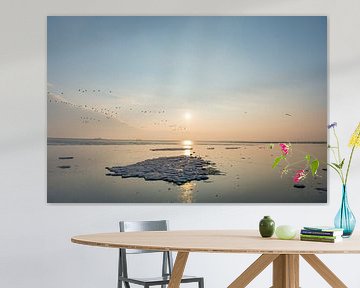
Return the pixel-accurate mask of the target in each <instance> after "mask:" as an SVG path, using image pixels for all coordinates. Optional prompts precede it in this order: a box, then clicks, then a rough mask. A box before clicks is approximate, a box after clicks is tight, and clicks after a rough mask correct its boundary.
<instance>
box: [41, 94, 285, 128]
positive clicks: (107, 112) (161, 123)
mask: <svg viewBox="0 0 360 288" xmlns="http://www.w3.org/2000/svg"><path fill="white" fill-rule="evenodd" d="M77 92H78V93H80V94H84V95H86V94H88V93H91V92H92V93H106V94H108V95H110V94H112V90H101V89H84V88H79V89H78V90H77ZM56 94H58V95H61V96H63V95H64V92H58V93H51V92H48V95H49V96H50V95H56ZM49 103H54V104H63V105H68V106H71V107H73V108H78V109H81V110H87V111H91V112H95V113H98V114H102V115H103V116H104V117H105V118H106V119H108V120H110V119H117V120H120V119H119V116H120V115H121V113H120V110H122V111H126V110H127V111H133V112H139V113H141V114H143V115H162V114H165V113H166V111H165V110H156V109H155V110H137V109H134V108H133V107H128V108H126V107H124V106H114V107H113V108H111V109H110V108H106V107H95V106H91V105H79V104H74V103H71V102H69V101H67V100H64V99H63V98H62V97H61V98H60V97H59V98H56V97H55V98H54V99H51V98H49ZM244 114H248V112H247V111H245V112H244ZM284 115H285V116H288V117H292V115H291V114H289V113H285V114H284ZM155 120H157V121H155V122H153V123H152V125H153V126H155V127H162V128H164V127H166V128H167V129H169V130H171V131H186V130H188V128H187V127H185V126H181V125H177V124H169V123H168V120H167V119H155ZM80 121H81V123H82V124H92V123H96V122H97V123H98V122H101V119H99V118H95V117H89V116H80ZM140 128H145V127H144V126H142V127H140Z"/></svg>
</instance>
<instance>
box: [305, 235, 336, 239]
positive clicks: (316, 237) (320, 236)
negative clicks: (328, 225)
mask: <svg viewBox="0 0 360 288" xmlns="http://www.w3.org/2000/svg"><path fill="white" fill-rule="evenodd" d="M300 236H301V237H303V238H314V239H336V238H340V237H341V236H339V237H336V236H322V235H304V234H300Z"/></svg>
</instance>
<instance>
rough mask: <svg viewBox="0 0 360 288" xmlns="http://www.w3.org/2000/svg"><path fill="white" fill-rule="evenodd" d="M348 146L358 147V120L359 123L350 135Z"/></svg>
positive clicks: (359, 126)
mask: <svg viewBox="0 0 360 288" xmlns="http://www.w3.org/2000/svg"><path fill="white" fill-rule="evenodd" d="M349 146H351V147H353V146H356V147H360V122H359V125H358V126H357V127H356V129H355V131H354V133H353V134H352V136H351V139H350V142H349Z"/></svg>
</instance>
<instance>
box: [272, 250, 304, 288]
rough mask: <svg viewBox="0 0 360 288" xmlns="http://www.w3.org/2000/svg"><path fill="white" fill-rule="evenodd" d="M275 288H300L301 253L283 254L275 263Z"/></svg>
mask: <svg viewBox="0 0 360 288" xmlns="http://www.w3.org/2000/svg"><path fill="white" fill-rule="evenodd" d="M272 287H273V288H299V255H293V254H281V255H279V257H278V258H276V259H275V260H274V263H273V286H272Z"/></svg>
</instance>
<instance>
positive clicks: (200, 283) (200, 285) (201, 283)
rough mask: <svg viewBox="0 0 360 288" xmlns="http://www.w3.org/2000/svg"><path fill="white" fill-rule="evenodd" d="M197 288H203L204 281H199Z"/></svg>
mask: <svg viewBox="0 0 360 288" xmlns="http://www.w3.org/2000/svg"><path fill="white" fill-rule="evenodd" d="M199 288H204V279H200V280H199Z"/></svg>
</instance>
